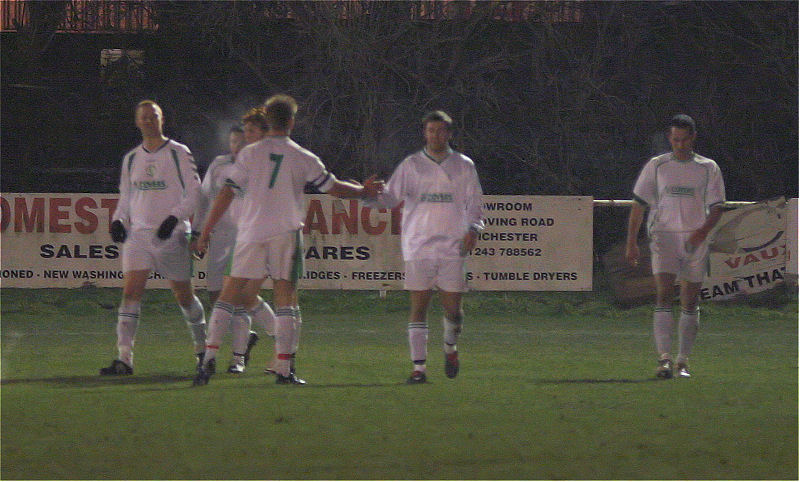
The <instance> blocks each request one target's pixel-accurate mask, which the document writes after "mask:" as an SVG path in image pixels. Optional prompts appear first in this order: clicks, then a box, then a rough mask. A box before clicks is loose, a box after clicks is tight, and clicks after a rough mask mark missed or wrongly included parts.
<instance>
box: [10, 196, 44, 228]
mask: <svg viewBox="0 0 800 482" xmlns="http://www.w3.org/2000/svg"><path fill="white" fill-rule="evenodd" d="M32 204H33V205H32V206H31V210H30V212H28V203H26V202H25V198H24V197H18V198H16V199H14V231H15V232H17V233H20V232H22V230H23V227H24V228H25V231H26V232H28V233H32V232H33V231H34V230H35V231H36V232H39V233H43V232H44V198H43V197H36V198H33V203H32Z"/></svg>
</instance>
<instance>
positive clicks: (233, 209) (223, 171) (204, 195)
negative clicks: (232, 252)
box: [192, 154, 241, 233]
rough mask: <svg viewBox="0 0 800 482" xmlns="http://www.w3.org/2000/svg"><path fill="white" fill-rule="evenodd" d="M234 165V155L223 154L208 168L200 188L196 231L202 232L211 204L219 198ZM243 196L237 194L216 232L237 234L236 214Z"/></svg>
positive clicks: (195, 217)
mask: <svg viewBox="0 0 800 482" xmlns="http://www.w3.org/2000/svg"><path fill="white" fill-rule="evenodd" d="M232 165H233V155H232V154H223V155H221V156H217V157H215V158H214V160H213V161H211V165H209V166H208V170H207V171H206V175H205V177H204V178H203V184H202V185H201V186H200V194H201V195H200V199H199V200H198V201H197V211H196V212H195V215H194V220H193V223H192V224H193V229H194V230H195V231H202V230H203V224H204V223H205V220H206V216H208V212H209V210H210V209H211V204H212V203H213V202H214V198H215V197H217V194H219V191H220V190H221V189H222V186H224V185H225V180H226V179H228V173H229V171H230V170H231V166H232ZM240 197H241V195H240V194H239V193H237V195H236V197H234V199H233V201H232V202H231V204H230V206H229V207H228V209H227V210H226V211H225V213H224V214H223V215H222V217H221V218H220V219H219V221H217V224H216V225H215V226H214V232H223V231H224V232H232V233H235V232H236V213H237V210H238V206H239V198H240Z"/></svg>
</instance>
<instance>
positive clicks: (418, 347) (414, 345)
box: [408, 322, 428, 372]
mask: <svg viewBox="0 0 800 482" xmlns="http://www.w3.org/2000/svg"><path fill="white" fill-rule="evenodd" d="M408 346H409V348H410V351H411V361H412V362H414V370H418V371H422V372H424V371H425V361H426V360H427V358H428V323H427V322H422V323H418V322H412V323H409V324H408Z"/></svg>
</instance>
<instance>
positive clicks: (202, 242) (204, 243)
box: [192, 233, 208, 259]
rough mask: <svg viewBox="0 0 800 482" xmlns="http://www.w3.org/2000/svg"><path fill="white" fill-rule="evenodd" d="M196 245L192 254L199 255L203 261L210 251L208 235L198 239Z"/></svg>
mask: <svg viewBox="0 0 800 482" xmlns="http://www.w3.org/2000/svg"><path fill="white" fill-rule="evenodd" d="M194 244H195V247H194V248H193V250H192V252H193V253H197V255H198V256H200V258H201V259H202V257H203V256H205V255H206V251H208V235H206V234H205V233H203V234H201V235H200V238H198V239H197V241H195V243H194Z"/></svg>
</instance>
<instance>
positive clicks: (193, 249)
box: [189, 237, 206, 261]
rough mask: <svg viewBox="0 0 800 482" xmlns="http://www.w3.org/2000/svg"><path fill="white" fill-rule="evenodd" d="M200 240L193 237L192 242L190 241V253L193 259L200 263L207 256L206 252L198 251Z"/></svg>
mask: <svg viewBox="0 0 800 482" xmlns="http://www.w3.org/2000/svg"><path fill="white" fill-rule="evenodd" d="M199 242H200V240H199V239H198V238H197V237H192V240H191V241H189V252H190V253H192V258H194V259H196V260H197V261H200V260H201V259H203V257H204V256H205V255H206V252H205V251H201V250H200V249H198V245H199Z"/></svg>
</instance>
